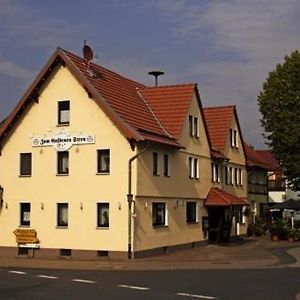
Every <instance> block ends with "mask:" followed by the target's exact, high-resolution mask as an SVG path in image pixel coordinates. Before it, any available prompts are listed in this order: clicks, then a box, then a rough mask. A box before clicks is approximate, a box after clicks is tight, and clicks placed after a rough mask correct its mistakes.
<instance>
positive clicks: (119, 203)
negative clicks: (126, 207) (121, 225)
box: [118, 202, 122, 210]
mask: <svg viewBox="0 0 300 300" xmlns="http://www.w3.org/2000/svg"><path fill="white" fill-rule="evenodd" d="M121 208H122V204H121V202H118V209H119V210H121Z"/></svg>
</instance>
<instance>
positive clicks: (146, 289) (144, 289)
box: [118, 284, 150, 291]
mask: <svg viewBox="0 0 300 300" xmlns="http://www.w3.org/2000/svg"><path fill="white" fill-rule="evenodd" d="M118 287H120V288H126V289H133V290H140V291H148V290H150V289H149V288H148V287H144V286H135V285H126V284H119V285H118Z"/></svg>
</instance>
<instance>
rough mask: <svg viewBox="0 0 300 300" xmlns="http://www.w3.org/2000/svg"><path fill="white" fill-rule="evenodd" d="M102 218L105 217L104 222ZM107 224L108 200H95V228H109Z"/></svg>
mask: <svg viewBox="0 0 300 300" xmlns="http://www.w3.org/2000/svg"><path fill="white" fill-rule="evenodd" d="M102 213H103V214H102ZM104 213H107V216H104ZM103 218H107V220H106V222H103ZM109 226H110V205H109V202H97V228H109Z"/></svg>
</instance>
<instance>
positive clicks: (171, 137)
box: [0, 48, 201, 147]
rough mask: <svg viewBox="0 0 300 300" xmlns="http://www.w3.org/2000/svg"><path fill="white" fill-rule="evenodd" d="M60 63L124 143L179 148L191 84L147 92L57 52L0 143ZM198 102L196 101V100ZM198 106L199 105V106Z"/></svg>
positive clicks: (9, 120)
mask: <svg viewBox="0 0 300 300" xmlns="http://www.w3.org/2000/svg"><path fill="white" fill-rule="evenodd" d="M60 63H62V64H63V65H65V66H66V67H67V68H68V69H69V70H70V72H71V73H72V74H73V76H74V77H75V78H76V79H77V80H78V81H79V83H80V84H81V85H82V86H83V88H84V89H85V90H86V91H87V93H88V95H89V97H90V98H93V100H94V101H95V102H96V103H97V104H98V105H99V106H100V108H101V109H102V110H103V111H104V112H105V113H106V115H107V116H108V117H109V118H110V119H111V120H112V122H113V123H114V124H115V125H116V126H117V127H118V128H119V130H120V131H121V132H122V133H123V135H124V136H125V137H126V138H127V139H128V140H130V141H131V140H134V141H137V142H138V141H143V140H150V141H154V142H159V143H164V144H167V145H172V146H175V147H182V146H181V145H180V144H179V143H178V141H177V139H178V138H179V135H180V132H181V128H182V126H183V121H184V118H185V114H186V112H187V110H188V107H189V104H190V101H191V99H192V94H193V92H194V91H196V95H198V92H197V87H196V85H195V84H187V85H177V86H166V87H153V88H147V87H145V86H144V85H143V84H141V83H138V82H136V81H133V80H130V79H128V78H125V77H123V76H121V75H119V74H117V73H115V72H112V71H110V70H108V69H106V68H103V67H101V66H99V65H96V64H94V63H90V64H89V65H88V64H87V63H86V62H85V61H84V59H83V58H81V57H79V56H77V55H75V54H73V53H71V52H68V51H66V50H63V49H60V48H58V49H57V50H56V52H55V53H54V54H53V55H52V57H51V58H50V60H49V61H48V63H47V64H46V66H45V67H44V68H43V69H42V70H41V72H40V73H39V74H38V76H37V77H36V79H35V80H34V82H33V83H32V84H31V86H30V87H29V88H28V90H27V91H26V92H25V94H24V96H23V97H22V99H21V100H20V102H19V103H18V105H17V106H16V108H15V109H14V110H13V112H12V113H11V114H10V115H9V117H8V118H7V120H6V122H4V123H3V126H1V127H0V139H2V138H3V137H4V136H6V135H7V134H8V132H10V129H11V128H12V127H13V125H14V123H15V122H17V120H18V118H19V117H20V115H21V114H22V112H23V111H24V110H25V109H26V107H27V105H28V104H29V103H30V102H31V101H36V100H37V99H38V96H39V95H38V93H39V90H40V87H41V86H42V85H43V83H44V82H45V80H46V79H47V78H48V76H49V75H50V74H51V72H52V70H53V69H54V68H55V67H56V66H57V65H58V64H60ZM199 102H200V99H199ZM200 104H201V103H200Z"/></svg>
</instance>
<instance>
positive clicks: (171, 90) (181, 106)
mask: <svg viewBox="0 0 300 300" xmlns="http://www.w3.org/2000/svg"><path fill="white" fill-rule="evenodd" d="M195 88H196V84H186V85H176V86H161V87H151V88H142V89H139V92H140V93H141V95H142V97H144V98H145V99H146V101H147V102H148V103H149V105H150V106H151V108H152V110H153V112H154V113H155V115H156V116H157V117H158V118H159V121H160V122H161V124H163V127H164V128H165V129H166V130H167V131H168V132H169V133H171V134H172V135H173V136H174V137H175V138H176V139H179V137H180V134H181V130H182V127H183V123H184V121H185V119H186V116H187V111H188V108H189V105H190V103H191V99H192V95H193V93H194V91H195Z"/></svg>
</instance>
